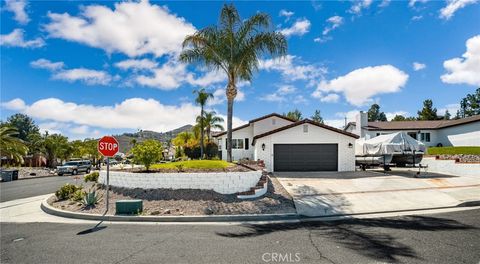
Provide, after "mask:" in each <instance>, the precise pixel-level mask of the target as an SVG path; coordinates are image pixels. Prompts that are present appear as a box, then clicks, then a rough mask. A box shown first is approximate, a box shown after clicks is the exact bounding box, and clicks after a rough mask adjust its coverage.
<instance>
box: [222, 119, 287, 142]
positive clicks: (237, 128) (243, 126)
mask: <svg viewBox="0 0 480 264" xmlns="http://www.w3.org/2000/svg"><path fill="white" fill-rule="evenodd" d="M269 117H278V118H282V119H285V120H288V121H290V122H296V120H293V119H291V118H288V117H286V116H283V115H280V114H277V113H271V114H268V115H264V116H261V117H259V118H255V119H252V120H250V121H248V123H247V124H245V125H242V126H239V127H236V128H234V129H232V132H233V131H237V130H240V129H242V128H246V127H248V126H250V124H252V123H255V122H258V121H261V120H263V119H267V118H269ZM225 134H227V131H223V132H220V133H218V134H216V135H213V137H219V136H223V135H225Z"/></svg>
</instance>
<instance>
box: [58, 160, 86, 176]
mask: <svg viewBox="0 0 480 264" xmlns="http://www.w3.org/2000/svg"><path fill="white" fill-rule="evenodd" d="M91 169H92V163H91V162H90V161H89V160H75V161H68V162H65V163H64V164H63V165H62V166H57V174H58V176H62V175H63V174H72V175H77V174H78V173H79V172H85V173H90V170H91Z"/></svg>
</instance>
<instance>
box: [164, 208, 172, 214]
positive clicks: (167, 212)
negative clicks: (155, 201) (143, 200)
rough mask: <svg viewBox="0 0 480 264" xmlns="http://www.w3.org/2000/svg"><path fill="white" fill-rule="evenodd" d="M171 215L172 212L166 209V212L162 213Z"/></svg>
mask: <svg viewBox="0 0 480 264" xmlns="http://www.w3.org/2000/svg"><path fill="white" fill-rule="evenodd" d="M171 213H172V211H171V210H170V209H167V210H165V211H163V214H171Z"/></svg>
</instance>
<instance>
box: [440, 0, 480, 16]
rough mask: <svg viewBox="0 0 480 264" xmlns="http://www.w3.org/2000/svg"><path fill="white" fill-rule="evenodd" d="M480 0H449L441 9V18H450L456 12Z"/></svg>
mask: <svg viewBox="0 0 480 264" xmlns="http://www.w3.org/2000/svg"><path fill="white" fill-rule="evenodd" d="M478 1H479V0H447V5H446V6H445V7H444V8H442V9H440V18H442V19H445V20H449V19H450V18H451V17H452V16H453V15H454V14H455V12H457V11H458V10H460V9H462V8H464V7H465V6H467V5H471V4H475V3H477V2H478Z"/></svg>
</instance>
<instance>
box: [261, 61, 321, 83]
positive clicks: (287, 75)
mask: <svg viewBox="0 0 480 264" xmlns="http://www.w3.org/2000/svg"><path fill="white" fill-rule="evenodd" d="M298 60H299V58H297V57H296V56H293V55H287V56H285V57H283V58H276V59H267V60H260V61H259V69H260V70H266V71H272V70H274V71H279V72H280V73H281V74H282V76H283V77H284V79H285V80H286V81H296V80H314V79H317V78H319V77H323V75H324V74H325V73H327V69H326V68H323V67H316V66H313V65H308V64H307V65H305V64H300V63H298V62H297V61H298Z"/></svg>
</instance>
